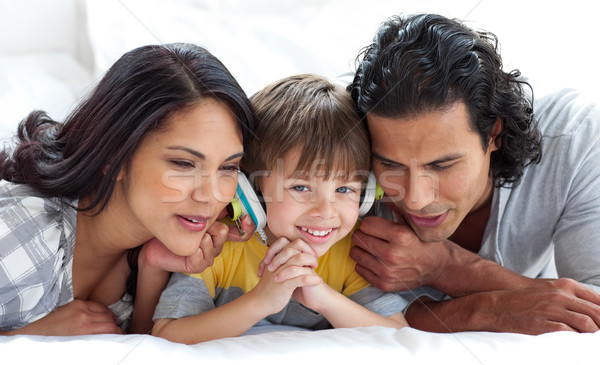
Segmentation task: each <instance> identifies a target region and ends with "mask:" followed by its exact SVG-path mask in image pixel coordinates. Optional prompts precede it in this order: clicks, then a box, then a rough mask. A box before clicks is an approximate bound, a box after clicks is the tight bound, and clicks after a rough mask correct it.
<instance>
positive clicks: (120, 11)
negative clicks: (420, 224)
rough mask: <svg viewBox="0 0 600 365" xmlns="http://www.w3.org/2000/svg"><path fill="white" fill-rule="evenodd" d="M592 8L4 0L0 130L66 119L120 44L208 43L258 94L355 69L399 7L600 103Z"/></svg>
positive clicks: (348, 346)
mask: <svg viewBox="0 0 600 365" xmlns="http://www.w3.org/2000/svg"><path fill="white" fill-rule="evenodd" d="M591 6H592V5H591V3H590V4H588V3H587V2H583V1H581V2H578V1H569V5H568V7H566V5H565V4H564V3H561V2H553V3H552V2H551V3H547V4H544V7H543V9H538V8H537V5H535V4H532V5H528V4H523V2H519V1H517V0H507V1H504V2H502V3H501V5H500V4H498V3H490V2H485V1H478V0H472V1H458V2H457V1H454V2H444V1H421V2H417V1H414V0H413V1H410V2H409V1H398V0H396V1H386V0H370V1H366V0H365V1H362V0H321V1H317V0H314V1H313V0H310V1H308V0H307V1H304V2H302V3H301V4H297V2H296V1H292V0H281V1H268V0H256V1H252V2H247V1H243V0H227V1H218V0H195V1H193V0H174V1H169V2H168V3H167V2H166V1H159V0H145V1H142V0H121V1H118V0H106V1H98V0H21V1H18V2H17V1H10V0H0V140H1V141H2V142H3V143H11V136H12V134H13V133H14V131H15V127H16V125H17V123H18V121H19V120H20V119H22V118H23V117H24V116H25V115H26V114H27V113H28V112H29V111H30V110H32V109H43V110H46V111H48V113H49V114H50V116H51V117H53V118H55V119H57V120H61V119H62V118H64V117H65V116H66V114H67V113H68V112H69V110H70V109H71V108H72V107H73V105H74V104H75V103H76V102H77V100H78V99H79V98H80V97H81V96H82V95H85V93H86V91H87V90H89V89H90V87H92V86H93V85H94V83H95V81H96V80H98V78H99V77H100V76H101V75H102V74H103V73H104V72H105V71H106V69H107V68H108V67H109V66H110V65H111V64H112V63H113V62H114V61H115V60H116V59H117V58H118V57H119V56H120V55H121V54H122V53H124V52H125V51H128V50H130V49H132V48H134V47H137V46H140V45H143V44H149V43H165V42H193V43H197V44H200V45H203V46H205V47H206V48H207V49H209V50H210V51H211V52H212V53H214V54H215V55H216V56H217V57H219V58H220V59H221V60H222V61H223V63H224V64H226V65H227V67H228V68H229V69H230V70H231V71H232V73H233V74H234V76H236V78H237V79H238V81H239V82H240V84H241V85H242V87H243V88H244V89H245V90H246V92H247V93H248V94H252V93H254V92H255V91H257V90H258V89H259V88H261V87H262V86H264V85H266V84H267V83H268V82H271V81H274V80H275V79H278V78H281V77H284V76H288V75H291V74H297V73H302V72H312V73H318V74H321V75H324V76H327V77H331V78H334V77H336V76H337V75H340V74H343V73H345V72H352V71H353V70H354V60H355V57H356V55H357V53H358V51H359V50H360V48H361V47H363V46H365V45H366V44H368V43H369V42H370V40H371V38H372V36H373V33H374V31H375V29H376V28H377V26H378V24H379V23H381V22H382V21H383V20H384V19H385V18H387V17H388V16H389V15H392V14H395V13H400V12H403V13H413V12H437V13H441V14H444V15H447V16H450V17H457V18H462V19H466V20H467V21H468V22H469V24H470V25H472V26H474V27H479V28H483V29H488V30H491V31H494V32H495V33H496V34H497V35H498V36H499V38H500V41H501V44H502V53H503V55H504V63H505V68H507V69H512V68H517V67H518V68H520V69H521V70H522V71H523V73H524V74H525V75H527V76H529V78H530V81H531V83H532V84H533V86H534V88H535V90H536V96H539V95H543V94H544V93H547V92H550V91H553V90H554V89H558V88H563V87H572V88H576V89H578V90H580V91H581V92H582V93H584V94H587V95H588V96H591V97H592V98H596V100H598V98H597V91H596V89H595V85H597V84H598V83H599V82H600V74H599V73H598V72H591V73H590V72H588V71H589V70H595V69H596V67H597V65H596V64H595V63H596V55H595V54H594V52H595V49H594V47H590V44H592V42H591V39H592V36H593V35H595V34H597V30H596V29H595V19H594V18H593V14H594V12H593V11H591ZM507 19H509V20H508V21H507ZM532 19H534V20H532ZM569 21H570V23H569ZM557 24H560V26H557ZM594 40H595V39H594ZM557 44H558V45H560V47H557V46H556V45H557ZM598 343H600V332H598V333H594V334H579V333H569V332H557V333H549V334H544V335H539V336H528V335H519V334H510V333H488V332H462V333H452V334H434V333H427V332H423V331H418V330H415V329H412V328H405V329H402V330H399V331H396V330H392V329H388V328H381V327H368V328H354V329H335V330H324V331H318V332H305V331H291V332H289V331H288V332H274V333H264V334H257V335H249V336H243V337H239V338H227V339H222V340H216V341H211V342H207V343H203V344H198V345H192V346H188V345H181V344H174V343H170V342H168V341H166V340H163V339H159V338H154V337H152V336H149V335H121V336H117V335H97V336H76V337H44V336H14V337H1V336H0V354H1V355H0V356H1V357H2V363H8V362H7V360H6V359H10V360H9V361H10V362H19V363H25V364H30V363H40V364H42V363H43V364H46V363H60V364H70V363H82V362H83V363H86V364H87V363H90V364H139V363H144V364H165V363H178V362H180V363H183V361H187V362H189V361H197V362H207V361H212V360H214V361H216V362H219V363H230V362H232V363H233V362H243V363H265V362H277V361H291V362H293V363H297V362H301V361H302V362H311V363H334V362H335V361H340V362H341V361H343V362H348V363H375V362H380V361H381V362H383V361H385V362H393V363H417V362H418V363H426V364H430V363H438V362H439V363H442V362H444V363H447V362H450V363H460V364H507V363H523V364H525V363H536V364H537V363H544V364H554V363H557V364H558V363H561V364H562V363H565V364H579V363H581V364H584V363H586V364H587V363H594V362H597V361H598V360H595V359H597V358H598V356H597V354H596V351H595V348H596V346H597V344H598Z"/></svg>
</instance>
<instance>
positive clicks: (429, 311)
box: [406, 296, 486, 333]
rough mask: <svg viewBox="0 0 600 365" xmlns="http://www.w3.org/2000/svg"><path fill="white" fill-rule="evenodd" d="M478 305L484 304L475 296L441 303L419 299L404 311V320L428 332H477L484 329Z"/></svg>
mask: <svg viewBox="0 0 600 365" xmlns="http://www.w3.org/2000/svg"><path fill="white" fill-rule="evenodd" d="M480 305H484V304H483V303H481V302H480V301H478V298H477V297H476V296H467V297H463V298H457V299H453V300H448V301H442V302H434V301H431V300H429V299H427V298H419V299H417V300H416V301H415V302H413V303H412V304H411V305H410V307H409V308H408V310H407V311H406V320H407V321H408V324H409V325H410V326H411V327H413V328H416V329H420V330H423V331H429V332H440V333H453V332H460V331H477V330H481V329H482V328H484V327H486V324H485V323H483V322H484V320H485V318H479V317H482V316H481V315H480V314H479V311H480V309H481V308H479V306H480Z"/></svg>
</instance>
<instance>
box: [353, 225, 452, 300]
mask: <svg viewBox="0 0 600 365" xmlns="http://www.w3.org/2000/svg"><path fill="white" fill-rule="evenodd" d="M352 242H353V243H354V244H355V246H354V247H353V248H352V250H351V251H350V257H352V258H353V259H354V260H355V261H356V271H357V272H358V273H359V274H360V275H361V276H362V277H363V278H365V279H366V280H367V281H368V282H370V283H371V284H372V285H373V286H375V287H377V288H379V289H381V290H384V291H406V290H410V289H415V288H418V287H421V286H423V285H431V286H435V285H434V284H435V282H436V281H437V280H438V277H439V276H440V274H441V272H442V270H443V268H444V267H445V266H446V262H447V260H448V250H447V249H446V247H445V245H444V244H443V243H438V242H431V243H424V242H422V241H421V240H420V239H419V237H418V236H417V235H416V234H415V233H414V232H413V231H412V230H411V228H410V227H409V226H407V225H404V224H401V223H395V222H392V221H389V220H387V219H384V218H380V217H365V218H364V219H363V220H362V222H361V225H360V228H359V229H358V230H356V231H355V232H354V235H353V236H352Z"/></svg>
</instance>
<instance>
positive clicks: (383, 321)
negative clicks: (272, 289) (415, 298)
mask: <svg viewBox="0 0 600 365" xmlns="http://www.w3.org/2000/svg"><path fill="white" fill-rule="evenodd" d="M301 292H302V294H300V290H298V291H297V294H296V293H295V294H294V297H295V298H296V299H297V300H298V301H300V302H301V303H302V304H304V305H305V306H307V307H309V308H311V309H312V310H314V311H316V312H318V313H320V314H322V315H323V317H325V318H326V319H327V320H328V321H329V323H331V325H332V326H333V327H334V328H344V327H346V328H350V327H368V326H384V327H393V328H397V329H399V328H402V327H406V326H408V323H407V322H406V319H404V315H403V314H402V313H396V314H393V315H391V316H389V317H384V316H382V315H380V314H377V313H375V312H372V311H371V310H369V309H367V308H365V307H363V306H362V305H360V304H358V303H356V302H354V301H353V300H352V299H350V298H348V297H346V296H345V295H344V294H342V293H340V292H338V291H336V290H334V289H333V288H331V287H330V286H329V285H327V284H325V283H321V284H320V285H318V286H313V287H303V288H302V289H301Z"/></svg>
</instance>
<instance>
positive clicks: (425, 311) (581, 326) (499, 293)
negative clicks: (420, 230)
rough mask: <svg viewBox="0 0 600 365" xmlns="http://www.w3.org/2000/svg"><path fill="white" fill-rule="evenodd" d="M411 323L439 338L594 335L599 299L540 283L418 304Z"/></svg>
mask: <svg viewBox="0 0 600 365" xmlns="http://www.w3.org/2000/svg"><path fill="white" fill-rule="evenodd" d="M406 318H407V320H408V322H409V323H410V325H411V326H413V327H415V328H418V329H422V330H427V331H434V332H448V331H451V332H456V331H496V332H516V333H525V334H540V333H545V332H553V331H576V332H595V331H598V329H599V328H600V295H599V294H597V293H596V292H594V291H593V290H591V289H589V288H587V287H586V286H585V285H583V284H581V283H578V282H576V281H574V280H571V279H556V280H542V279H539V280H535V285H533V286H531V287H527V288H522V289H515V290H496V291H488V292H481V293H476V294H472V295H468V296H464V297H461V298H454V299H451V300H449V301H444V302H429V303H427V302H424V301H422V300H418V301H415V302H414V303H413V304H412V305H411V306H410V307H409V308H408V311H407V313H406Z"/></svg>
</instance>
